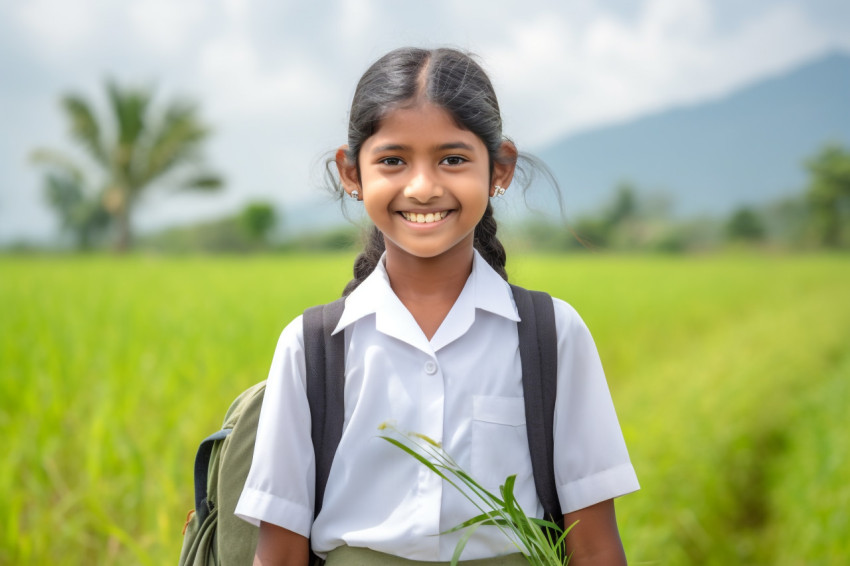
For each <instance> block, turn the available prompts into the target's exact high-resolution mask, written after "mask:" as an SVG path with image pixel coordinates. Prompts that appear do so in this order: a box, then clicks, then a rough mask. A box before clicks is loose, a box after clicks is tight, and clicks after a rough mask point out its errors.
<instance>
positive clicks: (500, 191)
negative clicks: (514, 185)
mask: <svg viewBox="0 0 850 566" xmlns="http://www.w3.org/2000/svg"><path fill="white" fill-rule="evenodd" d="M493 188H494V189H495V191H493V196H494V197H500V196H502V195H503V194H505V192H506V191H507V190H508V189H506V188H505V187H500V186H499V185H496V186H495V187H493Z"/></svg>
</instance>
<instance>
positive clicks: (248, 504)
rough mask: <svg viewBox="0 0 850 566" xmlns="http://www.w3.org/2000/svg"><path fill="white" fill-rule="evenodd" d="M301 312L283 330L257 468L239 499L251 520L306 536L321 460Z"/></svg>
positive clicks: (266, 399) (259, 429)
mask: <svg viewBox="0 0 850 566" xmlns="http://www.w3.org/2000/svg"><path fill="white" fill-rule="evenodd" d="M303 343H304V340H303V331H302V322H301V317H298V318H296V319H295V320H294V321H292V322H291V323H290V324H289V325H288V326H287V327H286V328H285V329H284V330H283V332H282V333H281V335H280V339H279V340H278V343H277V348H276V349H275V353H274V357H273V359H272V365H271V369H270V371H269V378H268V381H267V383H266V393H265V397H264V399H263V406H262V409H261V411H260V420H259V425H258V427H257V441H256V444H255V446H254V457H253V460H252V462H251V471H250V472H249V473H248V478H247V480H246V482H245V487H244V489H243V490H242V495H241V496H240V498H239V502H238V504H237V505H236V515H237V516H238V517H240V518H242V519H244V520H246V521H248V522H250V523H253V524H255V525H259V524H260V521H264V522H266V523H272V524H275V525H278V526H281V527H284V528H286V529H289V530H291V531H294V532H296V533H298V534H300V535H303V536H305V537H309V536H310V528H311V525H312V522H313V498H314V491H315V461H314V455H313V444H312V440H311V436H310V426H311V425H310V407H309V404H308V402H307V390H306V372H305V367H304V363H305V362H304V347H303Z"/></svg>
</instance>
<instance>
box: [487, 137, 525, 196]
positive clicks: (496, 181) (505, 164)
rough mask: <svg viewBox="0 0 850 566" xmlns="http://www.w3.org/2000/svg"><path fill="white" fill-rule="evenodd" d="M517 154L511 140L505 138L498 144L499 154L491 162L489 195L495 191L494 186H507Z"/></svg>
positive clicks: (512, 173) (510, 179)
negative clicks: (491, 172)
mask: <svg viewBox="0 0 850 566" xmlns="http://www.w3.org/2000/svg"><path fill="white" fill-rule="evenodd" d="M518 156H519V152H518V151H517V148H516V146H515V145H514V143H513V142H512V141H508V140H505V141H503V142H502V145H501V146H499V154H498V156H497V157H496V161H495V163H493V176H492V179H491V180H490V196H493V195H494V194H495V192H496V186H497V185H498V186H499V187H504V188H507V187H508V186H509V185H510V184H511V181H512V180H513V178H514V171H515V170H516V161H517V157H518Z"/></svg>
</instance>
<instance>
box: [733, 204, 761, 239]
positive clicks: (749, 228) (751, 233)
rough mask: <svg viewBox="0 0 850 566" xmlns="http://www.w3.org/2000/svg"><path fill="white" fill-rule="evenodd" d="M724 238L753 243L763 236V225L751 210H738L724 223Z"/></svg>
mask: <svg viewBox="0 0 850 566" xmlns="http://www.w3.org/2000/svg"><path fill="white" fill-rule="evenodd" d="M726 236H727V237H728V238H729V239H730V240H737V241H748V242H755V241H759V240H763V239H764V236H765V229H764V223H763V222H762V220H761V218H760V217H759V215H758V214H756V212H755V211H754V210H753V209H751V208H739V209H738V210H736V211H735V212H733V213H732V216H730V217H729V220H728V221H727V222H726Z"/></svg>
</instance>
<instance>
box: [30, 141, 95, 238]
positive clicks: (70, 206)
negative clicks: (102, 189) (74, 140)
mask: <svg viewBox="0 0 850 566" xmlns="http://www.w3.org/2000/svg"><path fill="white" fill-rule="evenodd" d="M33 159H34V160H35V161H39V160H40V159H41V156H40V155H39V154H38V153H36V154H34V155H33ZM44 193H45V198H46V200H47V203H48V204H49V205H50V206H51V207H52V208H53V209H54V210H55V211H56V213H57V214H58V216H59V222H60V226H61V228H62V230H63V231H65V232H67V233H69V234H71V236H72V238H73V240H74V245H75V246H76V247H77V249H87V248H89V247H91V245H92V243H93V241H95V240H99V239H100V238H102V237H103V234H104V232H105V231H106V229H107V227H108V226H109V214H108V213H107V212H106V209H105V208H104V207H103V203H102V202H101V200H100V199H99V198H97V195H94V194H92V193H91V191H90V190H89V188H88V186H87V184H86V183H85V181H84V179H83V175H82V173H81V172H80V171H79V170H77V169H76V168H74V167H73V166H72V165H71V164H69V163H57V162H53V163H52V164H50V166H49V168H48V170H47V171H46V173H45V177H44Z"/></svg>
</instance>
